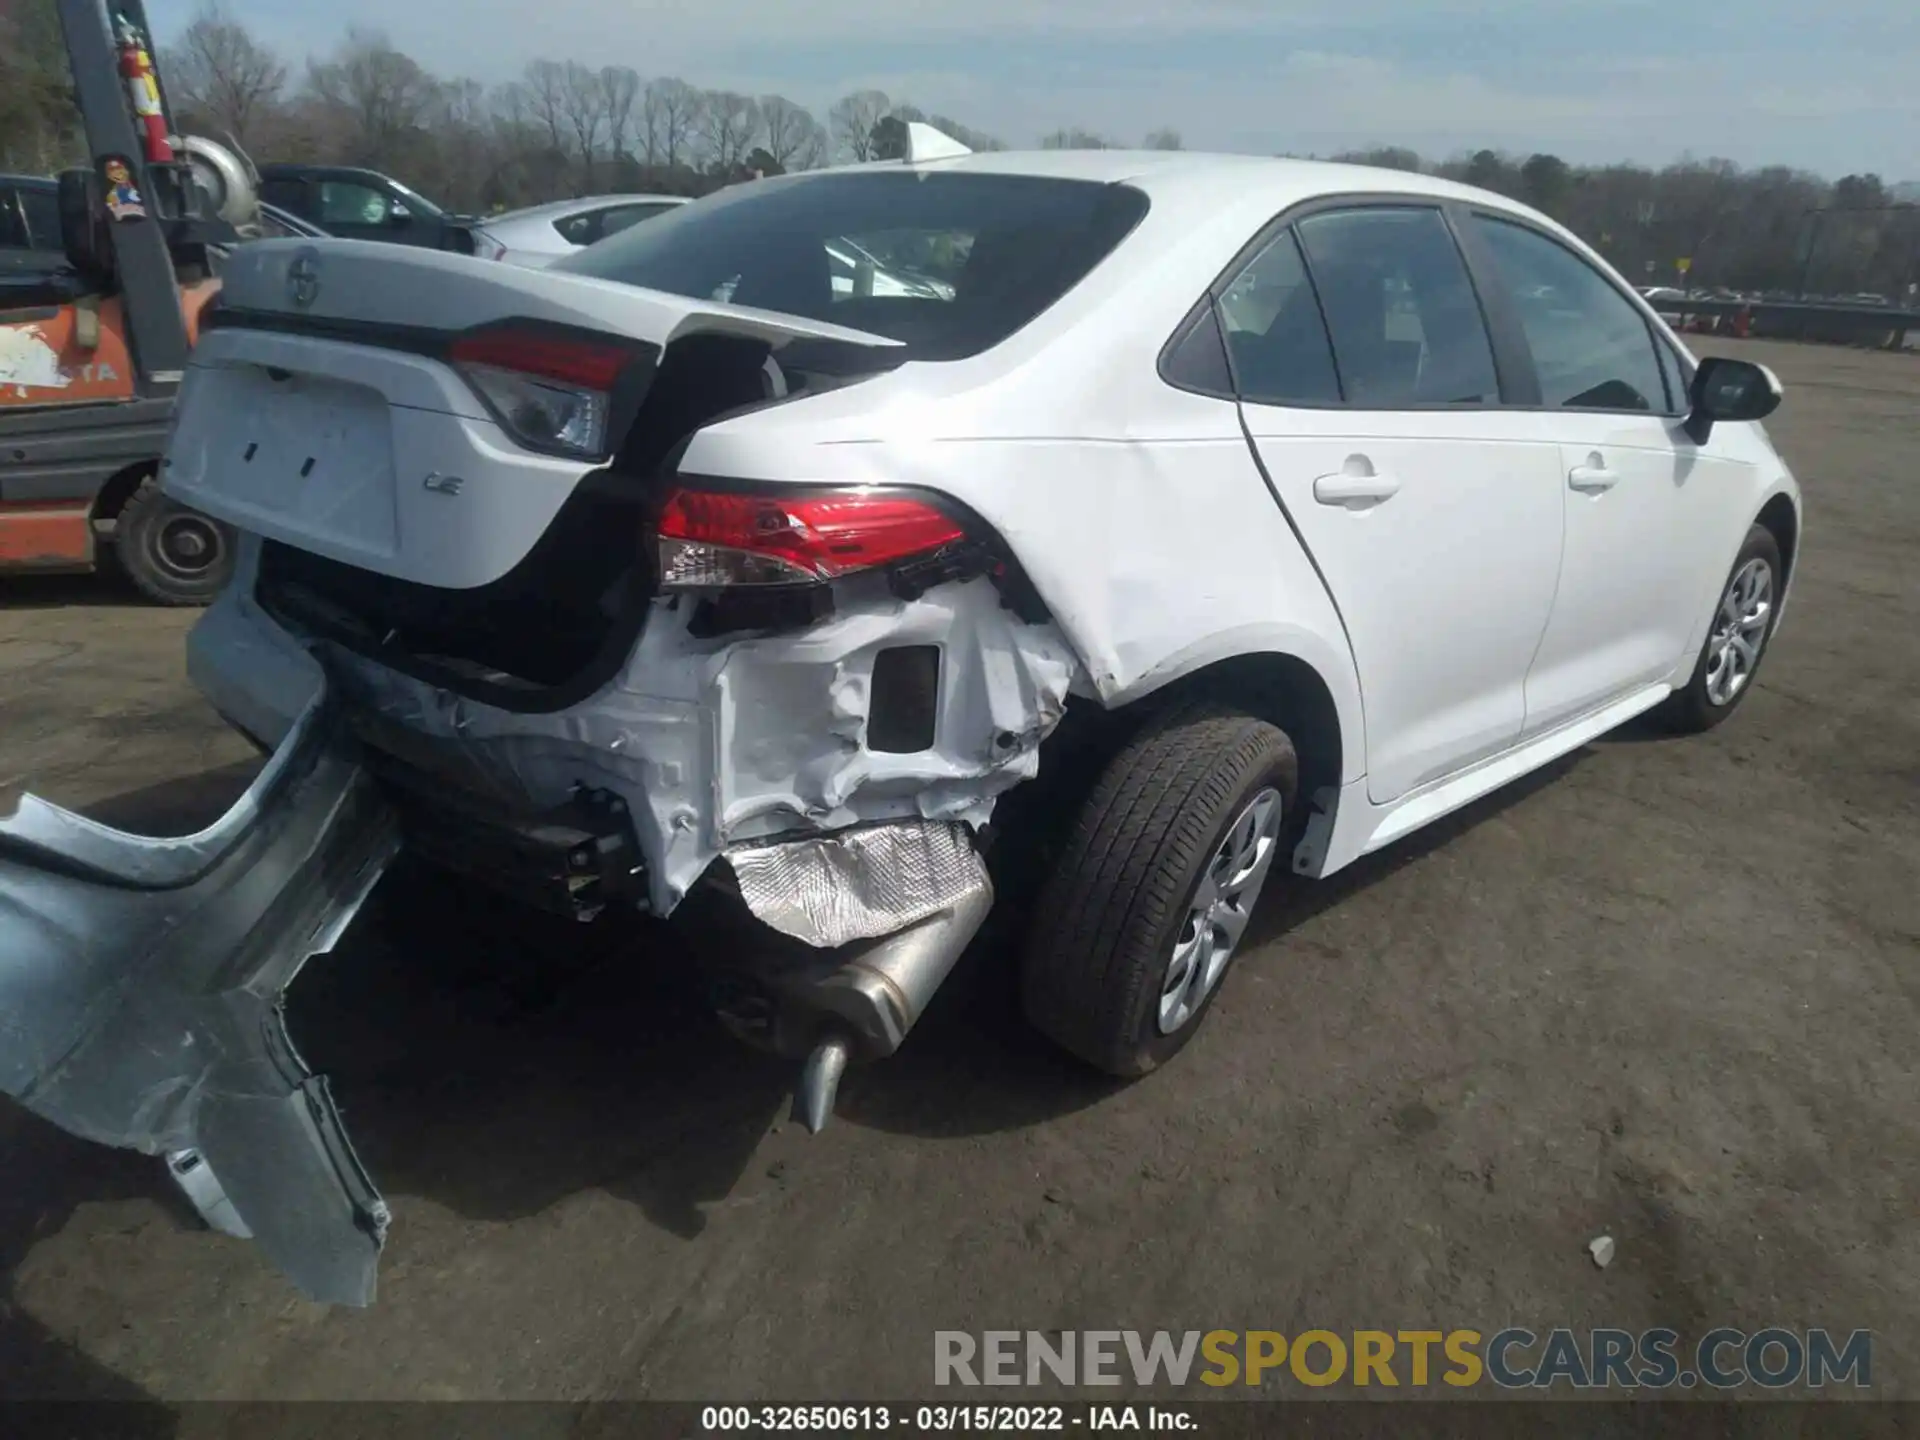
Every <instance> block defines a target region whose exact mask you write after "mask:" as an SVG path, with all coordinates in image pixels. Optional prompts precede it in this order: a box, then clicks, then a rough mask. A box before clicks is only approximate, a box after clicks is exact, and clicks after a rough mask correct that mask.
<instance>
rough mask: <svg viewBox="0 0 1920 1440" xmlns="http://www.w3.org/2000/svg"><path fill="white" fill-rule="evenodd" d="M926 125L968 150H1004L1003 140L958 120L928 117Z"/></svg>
mask: <svg viewBox="0 0 1920 1440" xmlns="http://www.w3.org/2000/svg"><path fill="white" fill-rule="evenodd" d="M927 123H928V124H929V125H931V126H933V128H934V129H936V130H938V131H939V132H940V133H941V134H943V135H951V136H952V137H953V138H954V139H956V140H958V141H959V142H960V143H961V144H962V145H964V146H966V147H967V148H968V149H969V150H1004V149H1006V148H1007V146H1006V142H1005V141H1004V140H999V139H996V138H995V137H994V136H992V135H989V134H987V133H986V132H985V131H984V130H975V129H974V128H973V127H972V126H971V125H962V124H961V123H960V122H959V121H958V120H949V119H948V118H947V117H946V116H945V115H933V116H929V117H928V119H927Z"/></svg>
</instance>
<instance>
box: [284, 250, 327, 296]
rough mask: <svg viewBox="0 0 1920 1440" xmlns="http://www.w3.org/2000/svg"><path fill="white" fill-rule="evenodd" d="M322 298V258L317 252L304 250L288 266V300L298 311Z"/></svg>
mask: <svg viewBox="0 0 1920 1440" xmlns="http://www.w3.org/2000/svg"><path fill="white" fill-rule="evenodd" d="M319 296H320V256H319V253H318V252H317V251H313V250H302V251H301V252H300V253H299V254H298V255H296V256H294V257H293V263H292V264H291V265H289V266H287V299H289V300H291V301H292V302H293V305H294V308H295V309H296V310H304V309H306V308H307V307H308V306H309V305H311V304H313V302H314V301H315V300H316V299H318V298H319Z"/></svg>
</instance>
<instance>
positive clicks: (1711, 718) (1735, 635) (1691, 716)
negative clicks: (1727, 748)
mask: <svg viewBox="0 0 1920 1440" xmlns="http://www.w3.org/2000/svg"><path fill="white" fill-rule="evenodd" d="M1784 573H1785V572H1784V569H1783V567H1782V565H1781V563H1780V544H1779V542H1778V541H1776V540H1775V539H1774V538H1773V533H1772V532H1771V531H1770V530H1768V529H1767V528H1766V527H1765V526H1762V525H1756V526H1754V527H1753V528H1752V529H1751V530H1749V531H1748V532H1747V540H1746V543H1745V544H1744V545H1742V546H1741V547H1740V554H1739V556H1738V557H1737V558H1736V559H1735V560H1734V562H1733V569H1732V571H1731V572H1730V573H1729V574H1728V576H1727V582H1726V584H1725V585H1723V586H1722V587H1721V589H1720V599H1719V603H1718V604H1717V605H1716V606H1715V607H1714V612H1713V623H1712V624H1711V625H1710V626H1708V628H1707V642H1706V644H1705V645H1703V646H1702V647H1701V649H1700V658H1699V659H1698V660H1697V661H1695V662H1694V667H1693V675H1692V677H1691V678H1690V679H1689V680H1688V682H1687V684H1686V685H1685V686H1684V687H1683V688H1681V689H1679V690H1676V691H1674V692H1673V694H1672V695H1670V696H1668V697H1667V700H1666V703H1665V704H1664V705H1663V706H1662V707H1661V711H1660V714H1661V717H1662V718H1663V719H1664V720H1666V722H1667V723H1668V724H1669V725H1671V726H1672V727H1673V728H1674V729H1676V730H1679V731H1681V732H1683V733H1687V734H1698V733H1700V732H1701V731H1704V730H1711V729H1712V728H1713V727H1714V726H1716V725H1718V724H1719V723H1720V722H1721V721H1722V720H1724V719H1726V718H1727V717H1728V716H1729V715H1731V714H1732V713H1733V712H1734V711H1735V710H1736V709H1738V708H1739V705H1740V702H1741V701H1742V700H1744V699H1746V698H1747V692H1748V691H1750V690H1752V689H1753V680H1754V676H1755V675H1756V674H1757V673H1758V672H1759V669H1760V662H1761V661H1762V660H1763V659H1764V658H1765V657H1766V653H1767V642H1768V641H1770V640H1771V639H1773V624H1774V617H1775V615H1776V613H1777V612H1778V610H1779V607H1780V592H1781V590H1782V588H1783V577H1784Z"/></svg>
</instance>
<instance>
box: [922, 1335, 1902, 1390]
mask: <svg viewBox="0 0 1920 1440" xmlns="http://www.w3.org/2000/svg"><path fill="white" fill-rule="evenodd" d="M1128 1381H1131V1382H1132V1383H1133V1384H1135V1385H1138V1386H1141V1387H1146V1386H1150V1385H1173V1386H1182V1385H1190V1384H1195V1383H1198V1384H1201V1385H1210V1386H1215V1387H1220V1386H1228V1385H1255V1386H1257V1385H1262V1384H1272V1383H1276V1382H1277V1383H1280V1384H1287V1383H1294V1384H1300V1385H1308V1386H1316V1387H1317V1386H1327V1385H1340V1384H1347V1385H1355V1386H1366V1387H1370V1388H1371V1387H1404V1388H1411V1389H1417V1388H1420V1387H1422V1386H1432V1385H1449V1386H1455V1387H1464V1386H1471V1385H1485V1384H1492V1385H1496V1386H1499V1387H1501V1388H1503V1389H1509V1390H1519V1389H1542V1390H1545V1389H1553V1388H1555V1387H1558V1386H1565V1387H1568V1388H1571V1389H1575V1390H1664V1389H1675V1388H1678V1389H1690V1388H1693V1387H1695V1386H1707V1387H1710V1388H1712V1389H1719V1390H1730V1389H1733V1388H1735V1387H1737V1386H1740V1385H1749V1384H1750V1385H1759V1386H1763V1387H1765V1388H1768V1389H1783V1388H1785V1387H1788V1386H1797V1385H1804V1386H1808V1387H1811V1388H1814V1389H1822V1388H1826V1387H1829V1386H1848V1387H1851V1388H1854V1389H1861V1390H1864V1389H1867V1388H1869V1387H1871V1385H1872V1384H1873V1336H1872V1333H1871V1332H1869V1331H1866V1330H1854V1331H1851V1332H1848V1333H1847V1334H1846V1335H1845V1336H1844V1337H1842V1336H1839V1335H1837V1334H1836V1333H1835V1332H1832V1331H1828V1330H1789V1329H1785V1328H1781V1327H1777V1326H1776V1327H1771V1328H1768V1329H1764V1330H1755V1331H1744V1330H1733V1329H1719V1330H1709V1331H1708V1332H1706V1334H1704V1335H1702V1336H1701V1337H1700V1338H1699V1339H1698V1340H1697V1341H1695V1342H1693V1343H1692V1344H1691V1345H1687V1344H1683V1343H1682V1341H1681V1338H1680V1335H1679V1332H1678V1331H1674V1330H1666V1329H1655V1330H1643V1331H1639V1332H1637V1333H1636V1332H1634V1331H1630V1330H1608V1329H1595V1330H1587V1331H1578V1330H1570V1329H1555V1330H1548V1331H1546V1332H1544V1333H1542V1334H1536V1333H1535V1332H1533V1331H1531V1330H1526V1329H1521V1328H1518V1327H1509V1328H1507V1329H1504V1330H1497V1331H1494V1332H1493V1333H1492V1334H1490V1335H1483V1334H1482V1333H1481V1332H1480V1331H1478V1330H1444V1331H1443V1330H1354V1331H1347V1332H1336V1331H1332V1330H1306V1331H1302V1332H1300V1333H1299V1334H1296V1335H1291V1336H1289V1335H1285V1334H1282V1333H1281V1332H1280V1331H1277V1330H1247V1331H1240V1330H1209V1331H1206V1332H1204V1333H1203V1332H1201V1331H1199V1330H1186V1331H1181V1332H1173V1331H1168V1330H1154V1331H1140V1330H1077V1331H1076V1330H1064V1331H1038V1330H1025V1331H1022V1330H985V1331H981V1332H979V1333H978V1334H975V1333H974V1332H971V1331H966V1330H937V1331H935V1332H934V1337H933V1382H934V1384H936V1385H960V1386H982V1385H1043V1384H1056V1385H1068V1386H1081V1385H1122V1384H1126V1383H1127V1382H1128Z"/></svg>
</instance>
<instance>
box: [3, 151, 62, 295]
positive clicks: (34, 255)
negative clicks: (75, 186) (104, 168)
mask: <svg viewBox="0 0 1920 1440" xmlns="http://www.w3.org/2000/svg"><path fill="white" fill-rule="evenodd" d="M60 263H61V253H60V187H59V186H58V185H57V184H55V183H54V181H52V180H50V179H48V178H47V177H45V176H43V175H0V273H5V272H8V271H34V272H39V271H45V270H50V269H53V268H55V267H56V266H58V265H59V264H60Z"/></svg>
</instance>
